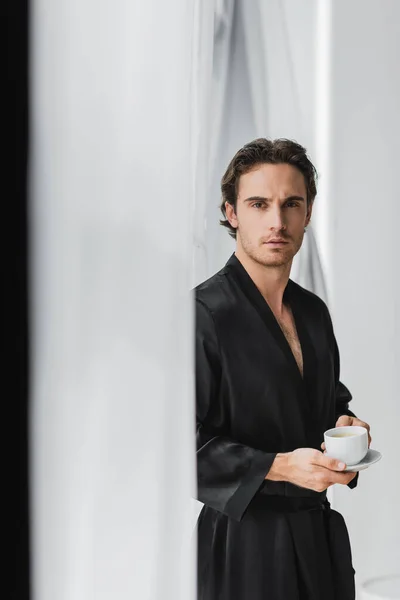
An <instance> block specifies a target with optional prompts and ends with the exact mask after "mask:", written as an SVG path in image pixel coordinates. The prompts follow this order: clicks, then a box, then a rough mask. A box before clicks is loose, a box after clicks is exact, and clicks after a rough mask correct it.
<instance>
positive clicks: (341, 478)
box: [330, 473, 357, 485]
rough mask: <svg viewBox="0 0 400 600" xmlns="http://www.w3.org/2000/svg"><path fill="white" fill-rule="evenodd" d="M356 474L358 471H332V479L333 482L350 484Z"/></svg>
mask: <svg viewBox="0 0 400 600" xmlns="http://www.w3.org/2000/svg"><path fill="white" fill-rule="evenodd" d="M356 475H357V473H332V475H331V477H330V479H331V483H332V484H335V483H339V484H340V485H348V484H349V483H350V481H351V480H352V479H354V477H355V476H356Z"/></svg>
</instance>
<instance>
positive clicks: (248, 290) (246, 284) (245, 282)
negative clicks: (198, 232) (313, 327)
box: [226, 254, 307, 388]
mask: <svg viewBox="0 0 400 600" xmlns="http://www.w3.org/2000/svg"><path fill="white" fill-rule="evenodd" d="M226 267H227V268H228V269H229V270H230V271H231V272H232V273H233V274H234V276H235V278H236V280H237V281H238V283H239V286H240V288H241V289H242V291H243V292H244V294H245V295H246V296H247V298H248V299H249V301H250V302H251V304H252V305H253V306H254V307H255V309H256V310H257V312H258V314H259V315H260V317H261V319H262V321H263V323H264V324H265V325H266V327H267V329H268V331H270V333H271V334H272V335H273V337H274V338H275V341H276V343H277V345H278V346H279V348H280V349H281V351H282V352H283V354H284V356H285V358H286V361H287V363H288V365H289V368H290V370H291V372H292V374H293V377H294V381H295V382H296V384H297V385H298V386H299V387H300V388H303V387H304V380H303V377H302V376H301V373H300V371H299V367H298V365H297V362H296V359H295V357H294V354H293V352H292V349H291V347H290V345H289V342H288V341H287V339H286V337H285V334H284V333H283V331H282V329H281V327H280V325H279V323H278V321H277V320H276V318H275V315H274V313H273V312H272V310H271V309H270V307H269V305H268V303H267V302H266V301H265V299H264V297H263V295H262V294H261V292H260V291H259V289H258V288H257V286H256V285H255V283H254V281H253V280H252V279H251V277H250V275H249V274H248V273H247V271H246V269H245V268H244V267H243V265H242V263H241V262H240V261H239V260H238V258H236V256H235V254H233V255H232V256H231V258H230V259H229V261H228V262H227V263H226ZM291 283H292V282H291V281H290V279H289V282H288V285H287V287H286V290H285V292H284V299H285V300H288V302H289V303H290V300H291ZM293 304H294V303H293ZM291 308H292V312H293V316H294V319H295V323H296V328H297V329H298V315H297V314H296V311H295V309H294V307H293V306H292V305H291ZM297 333H298V336H299V341H300V345H301V349H302V353H303V375H304V377H306V374H307V373H306V369H307V352H305V348H304V346H303V339H302V338H303V335H302V327H300V331H299V329H298V331H297Z"/></svg>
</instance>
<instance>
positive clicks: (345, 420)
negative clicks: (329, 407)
mask: <svg viewBox="0 0 400 600" xmlns="http://www.w3.org/2000/svg"><path fill="white" fill-rule="evenodd" d="M356 425H357V426H358V427H365V429H366V430H367V431H368V448H369V447H370V445H371V441H372V438H371V434H370V429H371V428H370V426H369V425H368V423H365V422H364V421H361V420H360V419H357V418H356V417H349V416H348V415H342V416H341V417H339V418H338V420H337V421H336V425H335V427H349V426H350V427H354V426H356ZM321 448H322V450H324V451H325V442H322V444H321Z"/></svg>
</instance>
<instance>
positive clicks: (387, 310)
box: [331, 0, 400, 581]
mask: <svg viewBox="0 0 400 600" xmlns="http://www.w3.org/2000/svg"><path fill="white" fill-rule="evenodd" d="M399 23H400V2H398V0H384V1H382V0H368V2H366V1H365V0H352V2H348V1H345V0H339V1H337V0H336V1H335V2H333V70H332V90H333V96H332V148H331V159H332V163H331V168H332V189H331V199H332V202H333V203H334V207H333V212H334V217H335V218H334V221H333V223H332V227H333V240H334V253H333V265H332V267H333V282H334V297H333V317H334V324H335V328H336V334H337V338H338V342H339V347H340V350H341V358H342V379H343V381H344V382H345V383H346V384H347V385H348V387H349V388H350V389H351V391H352V393H353V396H354V400H353V403H354V410H355V412H356V414H358V415H359V416H360V417H361V418H362V419H364V420H366V421H368V422H369V423H370V424H371V427H372V437H373V443H372V445H373V447H374V448H376V449H377V450H380V451H381V452H382V453H383V455H384V456H383V460H382V461H381V463H379V464H378V465H376V466H375V467H373V468H371V469H370V470H368V471H365V472H364V473H362V474H361V476H360V483H359V487H358V489H357V490H353V491H350V490H347V489H343V488H340V489H337V490H335V504H336V506H337V507H338V509H339V510H340V511H341V512H342V513H343V514H344V515H345V517H346V520H347V523H348V527H349V530H350V535H351V540H352V545H353V555H354V565H355V569H356V571H357V574H358V580H359V581H361V580H362V579H364V578H366V577H374V576H377V575H381V574H382V575H383V574H385V573H391V572H394V571H396V570H397V571H400V513H399V507H398V494H399V477H400V467H399V463H398V459H397V455H398V435H399V433H398V432H399V423H400V398H399V389H398V385H396V384H398V371H399V369H400V355H399V307H400V285H399V280H400V269H399V265H398V256H399V249H398V239H397V235H396V234H397V229H398V223H399V220H398V217H399V193H400V189H399V181H398V174H399V171H400V169H399V139H400V116H399V108H400V73H399V57H400V27H399ZM396 437H397V439H396ZM337 487H338V488H339V486H337Z"/></svg>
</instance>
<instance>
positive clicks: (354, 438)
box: [324, 425, 368, 465]
mask: <svg viewBox="0 0 400 600" xmlns="http://www.w3.org/2000/svg"><path fill="white" fill-rule="evenodd" d="M324 441H325V448H326V454H327V456H330V457H332V458H336V459H338V460H341V461H343V462H344V463H346V465H355V464H357V463H359V462H360V461H361V460H362V459H363V458H364V457H365V455H366V454H367V452H368V431H367V430H366V428H365V427H359V426H358V425H351V426H345V427H334V428H333V429H328V431H325V433H324Z"/></svg>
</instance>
